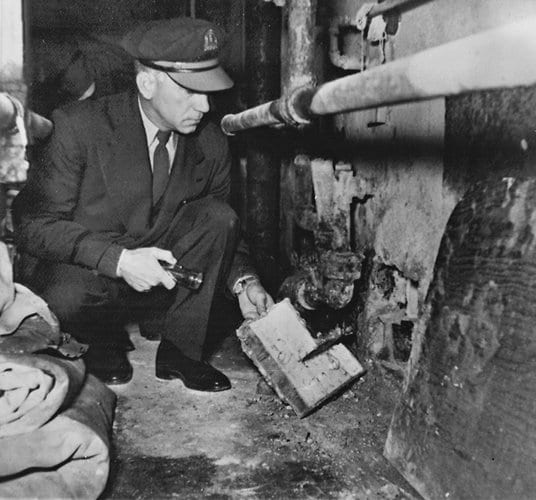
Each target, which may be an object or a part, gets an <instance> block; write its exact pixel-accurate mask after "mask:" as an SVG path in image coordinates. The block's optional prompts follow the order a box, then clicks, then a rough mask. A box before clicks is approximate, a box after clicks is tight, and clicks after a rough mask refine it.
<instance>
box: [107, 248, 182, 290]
mask: <svg viewBox="0 0 536 500" xmlns="http://www.w3.org/2000/svg"><path fill="white" fill-rule="evenodd" d="M159 260H161V261H164V262H168V263H169V264H171V265H175V264H176V263H177V259H175V257H173V254H172V253H171V252H170V251H169V250H163V249H161V248H157V247H149V248H137V249H135V250H123V253H122V254H121V258H120V259H119V264H118V266H117V276H119V277H120V278H123V279H124V280H125V281H126V282H127V283H128V284H129V285H130V286H131V287H132V288H134V290H136V291H137V292H148V291H149V290H150V289H151V288H153V287H155V286H159V285H163V286H165V287H166V288H167V289H168V290H171V289H172V288H173V287H174V286H175V280H174V279H173V277H172V276H171V275H170V274H169V273H168V272H167V271H166V270H165V269H164V268H163V267H162V266H161V265H160V263H159V262H158V261H159Z"/></svg>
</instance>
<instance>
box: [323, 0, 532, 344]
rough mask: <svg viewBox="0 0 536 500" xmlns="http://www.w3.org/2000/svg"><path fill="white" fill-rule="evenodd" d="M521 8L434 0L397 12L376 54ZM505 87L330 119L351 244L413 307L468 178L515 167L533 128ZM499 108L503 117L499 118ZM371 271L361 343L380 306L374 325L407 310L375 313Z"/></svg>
mask: <svg viewBox="0 0 536 500" xmlns="http://www.w3.org/2000/svg"><path fill="white" fill-rule="evenodd" d="M364 3H365V2H364V1H361V0H359V1H356V0H336V1H335V2H333V4H332V10H331V16H332V17H333V18H340V19H354V18H355V16H356V13H357V12H358V11H359V9H360V8H361V6H362V5H363V4H364ZM528 15H536V4H534V2H530V1H529V0H514V1H512V2H505V1H502V0H490V1H486V0H477V1H473V2H465V1H463V0H435V1H433V2H429V3H425V4H423V5H420V6H419V7H416V8H414V9H412V10H409V11H407V12H404V13H402V15H401V18H400V23H399V25H398V31H397V32H396V34H394V35H392V36H390V37H388V39H387V42H386V44H385V47H384V57H385V60H386V61H387V62H389V61H391V60H395V59H400V58H402V57H405V56H409V55H411V54H414V53H417V52H419V51H422V50H424V49H427V48H430V47H434V46H437V45H440V44H443V43H446V42H448V41H451V40H455V39H458V38H462V37H464V36H468V35H470V34H473V33H476V32H479V31H482V30H485V29H489V28H493V27H497V26H500V25H503V24H506V23H509V22H514V21H517V20H520V19H523V18H524V17H527V16H528ZM345 50H348V51H349V52H350V51H351V50H352V48H351V47H350V46H348V47H346V48H345ZM354 50H355V52H356V53H355V54H353V55H355V56H359V50H360V49H359V47H358V46H356V47H355V48H354ZM520 50H522V47H520ZM373 62H374V61H371V63H373ZM438 62H440V61H438ZM515 94H516V91H510V92H489V93H479V94H470V95H466V96H462V97H456V98H450V99H447V100H445V99H435V100H431V101H427V102H422V103H412V104H405V105H399V106H390V107H385V108H378V109H376V110H370V111H363V112H351V113H345V114H340V115H337V116H336V117H335V119H334V120H333V127H334V129H335V131H336V134H337V136H338V138H340V139H341V142H342V144H343V147H342V148H341V151H340V152H339V154H340V155H341V157H342V159H343V160H344V161H348V162H350V163H351V164H352V165H353V169H354V171H355V173H356V180H357V182H358V183H359V185H360V187H361V188H362V193H363V197H362V198H360V200H358V202H357V203H356V206H355V211H354V217H353V221H352V222H353V224H354V227H355V233H354V234H355V241H354V244H355V247H356V249H358V250H359V251H361V252H363V253H366V254H368V255H372V256H373V257H372V263H371V265H370V269H371V273H372V274H374V273H375V272H376V271H378V270H380V271H381V269H383V268H382V266H389V267H390V268H392V269H393V272H395V273H397V275H398V274H399V275H401V276H402V277H403V278H405V279H407V280H409V281H410V282H412V283H413V284H414V285H417V288H418V296H419V304H420V306H421V308H422V304H423V303H424V300H425V297H426V294H427V291H428V287H429V284H430V281H431V279H432V272H433V267H434V263H435V260H436V256H437V251H438V248H439V244H440V241H441V237H442V234H443V232H444V229H445V225H446V222H447V220H448V217H449V215H450V213H451V212H452V210H453V208H454V206H455V205H456V203H457V202H458V201H459V200H460V199H461V197H462V195H463V193H464V192H465V191H466V190H467V188H468V187H469V186H470V185H471V184H473V183H474V182H476V181H478V180H479V179H482V178H486V177H488V176H489V175H490V172H494V173H495V175H497V176H500V175H503V174H504V173H505V172H507V173H508V172H509V173H508V174H505V175H512V171H514V172H519V171H520V170H521V169H522V163H523V161H521V162H520V161H517V160H519V159H520V158H521V159H522V156H523V154H524V153H525V151H526V149H527V148H531V147H532V142H533V139H532V136H533V135H534V134H533V132H530V130H529V128H530V125H529V122H527V121H526V120H525V117H526V115H527V113H528V112H527V111H526V110H527V109H529V108H530V104H529V102H530V100H531V98H532V96H529V95H527V94H526V95H525V97H524V98H522V99H521V100H519V99H517V100H516V98H515V97H512V96H515ZM512 99H514V101H515V102H511V101H512ZM503 115H507V116H508V118H507V119H506V120H502V117H503ZM519 117H521V120H519ZM501 120H502V121H501ZM498 121H501V123H502V126H501V127H500V129H494V130H495V131H494V132H491V131H489V125H490V124H493V123H497V122H498ZM520 121H521V123H520ZM507 157H508V158H510V159H511V160H512V161H511V162H510V163H508V162H507V161H506V158H507ZM499 163H501V165H502V166H501V167H500V168H499V167H498V166H497V165H498V164H499ZM492 175H493V174H492ZM374 280H375V277H374V276H371V280H370V283H369V285H368V288H367V284H365V290H364V291H363V302H364V309H363V310H364V313H363V314H362V315H361V320H360V329H361V333H360V334H361V335H364V338H363V339H362V340H363V341H364V343H374V337H375V335H376V333H375V327H373V326H372V325H373V324H375V323H377V321H378V318H379V317H380V316H381V315H384V319H383V324H385V322H386V321H387V322H389V321H391V320H392V322H394V323H396V322H398V321H399V320H400V318H401V317H402V318H403V320H405V319H407V318H406V317H404V315H400V314H399V313H398V312H397V311H395V313H396V314H395V315H394V316H393V317H392V318H391V320H389V319H386V318H385V314H386V308H387V309H388V308H389V307H390V305H389V302H390V298H389V297H385V296H384V297H381V298H380V299H379V298H378V293H376V292H377V290H375V287H374ZM391 307H392V304H391ZM416 324H417V323H416ZM418 328H420V327H419V326H418V325H417V326H416V329H418ZM422 333H423V332H422V330H421V331H416V330H415V331H414V334H416V335H422ZM382 335H383V334H382Z"/></svg>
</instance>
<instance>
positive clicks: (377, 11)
mask: <svg viewBox="0 0 536 500" xmlns="http://www.w3.org/2000/svg"><path fill="white" fill-rule="evenodd" d="M431 1H433V0H385V2H382V3H378V4H376V5H375V6H374V7H372V9H370V12H369V13H368V17H370V18H372V17H376V16H381V15H382V14H385V13H387V12H389V11H391V10H395V9H398V10H400V11H403V10H408V9H411V8H413V7H417V6H418V5H420V4H423V3H428V2H431Z"/></svg>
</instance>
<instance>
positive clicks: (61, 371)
mask: <svg viewBox="0 0 536 500" xmlns="http://www.w3.org/2000/svg"><path fill="white" fill-rule="evenodd" d="M84 374H85V367H84V363H83V362H82V361H81V360H77V361H68V360H65V359H61V358H57V357H53V356H47V355H44V354H43V355H25V354H0V437H3V436H13V435H16V434H22V433H25V432H30V431H33V430H34V429H37V428H38V427H40V426H42V425H43V424H45V423H46V422H48V421H49V420H50V419H51V418H52V417H53V416H54V415H55V414H56V413H57V412H58V411H59V410H60V408H62V407H63V408H65V407H67V406H68V404H69V403H70V402H71V400H72V399H73V397H74V395H76V394H77V393H78V392H79V390H80V388H81V386H82V382H83V380H84ZM0 472H1V464H0Z"/></svg>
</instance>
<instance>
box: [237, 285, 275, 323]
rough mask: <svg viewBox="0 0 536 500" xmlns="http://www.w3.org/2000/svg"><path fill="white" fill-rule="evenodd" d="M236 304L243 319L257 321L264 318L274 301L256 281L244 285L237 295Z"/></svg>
mask: <svg viewBox="0 0 536 500" xmlns="http://www.w3.org/2000/svg"><path fill="white" fill-rule="evenodd" d="M238 304H239V306H240V311H241V312H242V316H244V319H259V318H260V317H261V316H264V315H265V314H266V313H267V312H268V309H270V307H272V306H273V305H274V301H273V299H272V297H270V294H269V293H268V292H267V291H266V290H265V289H264V287H263V286H262V285H261V284H260V282H259V281H258V280H254V281H251V282H249V283H247V284H246V286H245V287H244V290H243V291H242V293H240V294H239V295H238Z"/></svg>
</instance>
